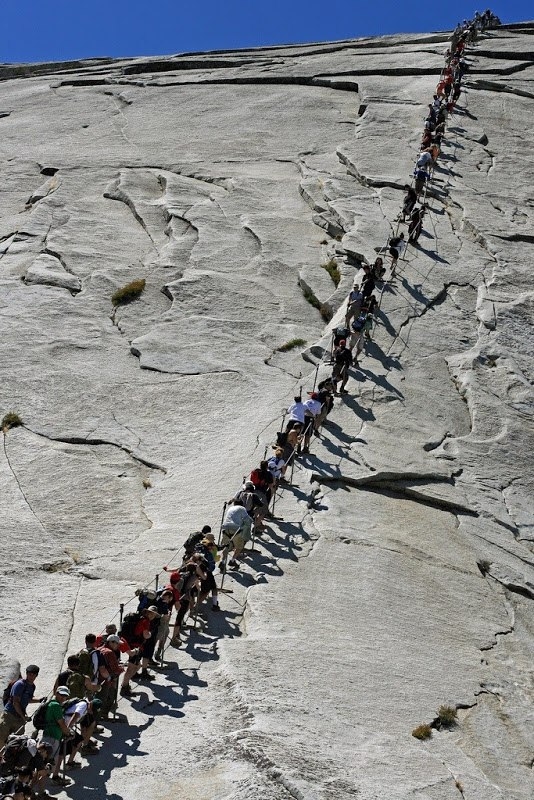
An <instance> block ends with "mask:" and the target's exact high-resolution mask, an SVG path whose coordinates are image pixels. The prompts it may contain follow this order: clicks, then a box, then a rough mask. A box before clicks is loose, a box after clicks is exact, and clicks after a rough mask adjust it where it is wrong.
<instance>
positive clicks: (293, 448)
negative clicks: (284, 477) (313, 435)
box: [283, 424, 302, 474]
mask: <svg viewBox="0 0 534 800" xmlns="http://www.w3.org/2000/svg"><path fill="white" fill-rule="evenodd" d="M301 442H302V425H300V424H297V425H294V426H293V427H292V428H291V430H290V431H289V432H288V433H287V436H286V444H285V447H284V456H283V458H284V461H285V462H286V466H285V467H284V469H287V467H290V466H292V464H293V460H294V458H295V456H296V455H297V453H298V452H299V448H300V443H301ZM284 474H285V473H284Z"/></svg>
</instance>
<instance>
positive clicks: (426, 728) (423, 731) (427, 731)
mask: <svg viewBox="0 0 534 800" xmlns="http://www.w3.org/2000/svg"><path fill="white" fill-rule="evenodd" d="M412 736H415V738H416V739H430V737H431V736H432V728H431V727H430V725H418V726H417V728H414V729H413V731H412Z"/></svg>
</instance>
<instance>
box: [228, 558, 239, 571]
mask: <svg viewBox="0 0 534 800" xmlns="http://www.w3.org/2000/svg"><path fill="white" fill-rule="evenodd" d="M228 566H229V567H230V569H239V562H238V561H236V560H235V558H231V559H230V561H229V562H228Z"/></svg>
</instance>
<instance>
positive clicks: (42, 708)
mask: <svg viewBox="0 0 534 800" xmlns="http://www.w3.org/2000/svg"><path fill="white" fill-rule="evenodd" d="M51 702H52V700H45V701H44V703H40V704H39V705H38V706H37V711H36V712H35V714H34V715H33V719H32V722H33V727H34V728H35V729H36V730H38V731H43V730H44V729H45V728H46V712H47V710H48V706H49V705H50V703H51Z"/></svg>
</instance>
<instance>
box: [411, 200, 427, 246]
mask: <svg viewBox="0 0 534 800" xmlns="http://www.w3.org/2000/svg"><path fill="white" fill-rule="evenodd" d="M427 208H428V206H426V205H424V206H421V207H420V208H414V210H413V211H412V215H411V217H410V224H409V225H408V241H409V242H410V244H416V243H417V241H418V239H419V236H420V235H421V231H422V230H423V217H424V216H425V212H426V210H427Z"/></svg>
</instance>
